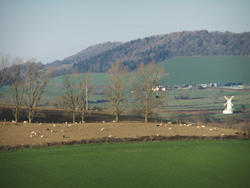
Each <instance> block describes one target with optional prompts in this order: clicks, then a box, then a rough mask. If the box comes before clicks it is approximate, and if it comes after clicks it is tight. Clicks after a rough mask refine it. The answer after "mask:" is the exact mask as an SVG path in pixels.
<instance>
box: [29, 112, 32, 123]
mask: <svg viewBox="0 0 250 188" xmlns="http://www.w3.org/2000/svg"><path fill="white" fill-rule="evenodd" d="M31 121H32V117H31V112H29V123H31Z"/></svg>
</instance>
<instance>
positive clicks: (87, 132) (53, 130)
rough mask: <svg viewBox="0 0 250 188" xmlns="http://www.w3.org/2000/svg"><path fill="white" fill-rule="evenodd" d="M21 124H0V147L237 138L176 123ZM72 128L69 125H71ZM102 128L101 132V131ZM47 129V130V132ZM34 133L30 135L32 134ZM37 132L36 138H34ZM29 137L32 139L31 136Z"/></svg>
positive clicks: (226, 131) (221, 130)
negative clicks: (89, 141) (164, 138)
mask: <svg viewBox="0 0 250 188" xmlns="http://www.w3.org/2000/svg"><path fill="white" fill-rule="evenodd" d="M53 125H54V124H41V125H39V124H37V123H32V124H23V123H18V125H15V123H11V122H0V146H7V145H8V146H17V145H27V144H29V145H36V144H44V143H53V142H62V141H73V140H83V139H101V138H104V137H108V138H109V137H112V138H138V137H142V136H157V135H158V136H175V135H181V136H207V137H210V136H222V134H224V135H236V134H235V133H236V130H233V129H224V128H217V129H215V128H214V127H205V128H201V126H200V128H197V126H195V125H193V126H190V127H187V126H184V125H182V126H180V125H179V124H178V125H177V124H162V125H161V126H157V123H140V122H123V123H111V122H109V123H85V124H55V126H53ZM70 125H71V126H70ZM102 128H103V130H102ZM47 129H48V130H47ZM210 129H212V131H211V130H210ZM33 131H34V133H31V132H33ZM35 133H36V135H35ZM31 135H32V136H31Z"/></svg>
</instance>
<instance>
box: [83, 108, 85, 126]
mask: <svg viewBox="0 0 250 188" xmlns="http://www.w3.org/2000/svg"><path fill="white" fill-rule="evenodd" d="M84 118H85V113H84V110H82V123H83V122H84Z"/></svg>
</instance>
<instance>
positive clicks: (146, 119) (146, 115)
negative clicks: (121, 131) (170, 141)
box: [145, 114, 148, 123]
mask: <svg viewBox="0 0 250 188" xmlns="http://www.w3.org/2000/svg"><path fill="white" fill-rule="evenodd" d="M147 122H148V114H145V123H147Z"/></svg>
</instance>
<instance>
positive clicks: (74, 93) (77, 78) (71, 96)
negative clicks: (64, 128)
mask: <svg viewBox="0 0 250 188" xmlns="http://www.w3.org/2000/svg"><path fill="white" fill-rule="evenodd" d="M81 76H82V75H81V74H77V73H73V74H66V75H64V76H63V86H64V90H65V94H64V95H63V96H64V100H65V102H66V103H67V104H68V107H69V108H70V109H71V111H72V115H73V123H75V117H76V112H77V110H81V112H82V121H84V118H85V110H86V105H85V101H86V88H87V87H88V85H89V84H90V80H91V78H90V74H89V73H88V74H86V75H84V76H82V77H81Z"/></svg>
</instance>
